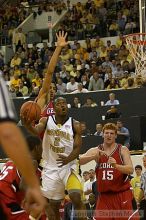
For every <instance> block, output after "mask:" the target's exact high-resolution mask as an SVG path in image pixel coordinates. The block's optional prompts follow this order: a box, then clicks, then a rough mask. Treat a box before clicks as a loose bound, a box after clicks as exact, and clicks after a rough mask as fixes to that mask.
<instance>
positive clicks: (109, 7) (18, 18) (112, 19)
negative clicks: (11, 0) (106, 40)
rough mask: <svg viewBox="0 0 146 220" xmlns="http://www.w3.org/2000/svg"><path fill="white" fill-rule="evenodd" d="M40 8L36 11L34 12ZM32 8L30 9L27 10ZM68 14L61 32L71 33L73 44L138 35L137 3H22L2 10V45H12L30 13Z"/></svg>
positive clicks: (95, 0)
mask: <svg viewBox="0 0 146 220" xmlns="http://www.w3.org/2000/svg"><path fill="white" fill-rule="evenodd" d="M35 4H37V10H36V8H35V10H34V9H33V7H34V5H35ZM25 6H29V7H25ZM66 9H67V10H68V12H67V13H66V15H65V17H64V18H63V20H62V21H61V22H60V26H59V28H60V29H64V30H66V31H67V32H68V37H69V39H70V40H76V39H78V40H79V39H83V38H85V37H86V38H87V37H89V38H95V37H96V35H99V36H100V37H106V36H117V35H118V34H119V33H123V34H129V33H133V32H139V16H138V15H139V13H138V10H139V7H138V1H137V0H136V1H134V0H130V1H113V0H112V1H107V0H93V1H92V0H88V1H87V3H86V4H82V3H81V2H78V3H77V4H71V2H70V1H69V0H67V1H58V0H57V1H56V0H54V1H50V0H49V1H39V0H38V1H20V3H19V4H18V5H17V6H13V5H11V4H8V5H6V6H5V7H1V9H0V39H1V42H0V44H1V45H4V44H10V43H11V42H12V38H13V33H14V31H15V29H16V28H17V27H18V25H19V24H21V23H22V22H23V21H24V20H25V19H26V18H27V17H28V15H30V14H31V13H33V16H34V19H35V18H36V17H37V16H38V15H41V14H42V12H43V11H45V12H51V11H56V12H57V13H58V14H61V13H62V11H63V10H66Z"/></svg>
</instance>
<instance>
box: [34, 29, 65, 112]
mask: <svg viewBox="0 0 146 220" xmlns="http://www.w3.org/2000/svg"><path fill="white" fill-rule="evenodd" d="M56 37H57V45H56V49H55V51H54V53H53V55H52V57H51V60H50V62H49V65H48V69H47V73H46V76H45V78H44V81H43V85H42V88H41V90H40V92H39V95H38V97H37V103H38V104H39V106H40V107H41V109H42V108H44V105H45V103H44V100H45V95H47V94H48V92H49V89H50V85H51V82H52V76H53V73H54V70H55V67H56V64H57V61H58V58H59V55H60V52H61V50H62V48H63V47H64V46H66V45H67V44H68V42H67V41H66V37H67V33H64V31H62V32H61V31H59V33H58V34H56Z"/></svg>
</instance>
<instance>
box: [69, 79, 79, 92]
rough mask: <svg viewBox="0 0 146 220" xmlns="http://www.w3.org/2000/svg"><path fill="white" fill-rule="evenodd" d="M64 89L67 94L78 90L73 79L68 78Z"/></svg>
mask: <svg viewBox="0 0 146 220" xmlns="http://www.w3.org/2000/svg"><path fill="white" fill-rule="evenodd" d="M66 89H67V92H68V93H70V92H73V91H75V90H77V89H78V83H77V82H76V81H75V78H74V77H71V78H70V82H68V83H67V85H66Z"/></svg>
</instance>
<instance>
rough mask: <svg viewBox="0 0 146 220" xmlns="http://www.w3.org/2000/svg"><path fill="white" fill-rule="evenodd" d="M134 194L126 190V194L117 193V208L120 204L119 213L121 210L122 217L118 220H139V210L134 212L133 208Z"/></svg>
mask: <svg viewBox="0 0 146 220" xmlns="http://www.w3.org/2000/svg"><path fill="white" fill-rule="evenodd" d="M132 200H133V194H132V192H131V190H126V191H124V192H120V193H117V196H116V198H115V202H114V205H115V208H116V207H117V205H116V204H117V203H118V211H119V210H121V213H122V217H121V216H120V217H119V218H118V217H117V219H116V220H121V219H122V220H139V212H138V209H137V210H133V206H132Z"/></svg>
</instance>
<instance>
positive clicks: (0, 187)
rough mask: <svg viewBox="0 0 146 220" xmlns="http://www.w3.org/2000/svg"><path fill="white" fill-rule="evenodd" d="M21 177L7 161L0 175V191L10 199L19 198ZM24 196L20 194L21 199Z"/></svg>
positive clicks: (10, 162)
mask: <svg viewBox="0 0 146 220" xmlns="http://www.w3.org/2000/svg"><path fill="white" fill-rule="evenodd" d="M20 180H21V176H20V174H19V172H18V170H17V168H16V166H15V165H14V163H13V162H12V161H8V162H7V163H6V164H5V165H4V167H3V169H2V171H1V173H0V191H2V193H3V194H5V195H6V196H7V197H9V198H10V199H13V198H16V197H17V195H18V197H21V196H20V195H19V193H20V190H19V184H20ZM23 196H24V194H23V192H22V197H23Z"/></svg>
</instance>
